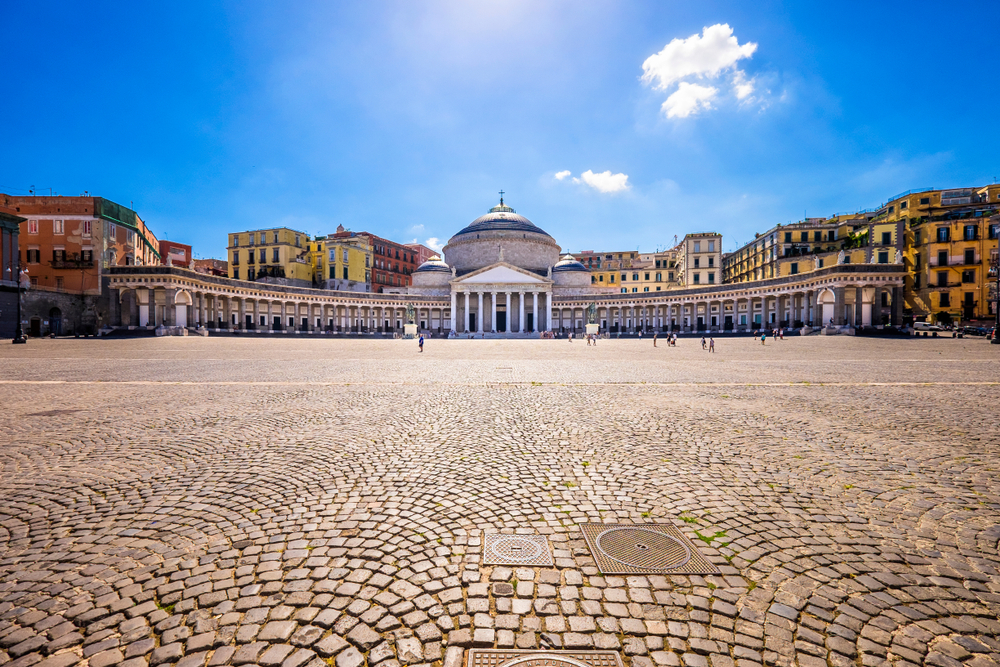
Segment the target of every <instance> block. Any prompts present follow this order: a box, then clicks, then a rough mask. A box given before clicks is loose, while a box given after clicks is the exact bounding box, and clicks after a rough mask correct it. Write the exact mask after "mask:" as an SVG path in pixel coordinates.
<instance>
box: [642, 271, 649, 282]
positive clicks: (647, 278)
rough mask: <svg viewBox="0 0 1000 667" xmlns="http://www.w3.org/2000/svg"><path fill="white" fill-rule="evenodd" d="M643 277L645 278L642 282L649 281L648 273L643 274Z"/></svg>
mask: <svg viewBox="0 0 1000 667" xmlns="http://www.w3.org/2000/svg"><path fill="white" fill-rule="evenodd" d="M643 275H645V276H646V277H645V278H643V280H649V272H648V271H647V272H646V273H645V274H643Z"/></svg>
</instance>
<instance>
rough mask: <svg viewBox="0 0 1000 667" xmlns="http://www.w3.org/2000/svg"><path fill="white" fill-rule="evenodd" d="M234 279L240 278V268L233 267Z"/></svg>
mask: <svg viewBox="0 0 1000 667" xmlns="http://www.w3.org/2000/svg"><path fill="white" fill-rule="evenodd" d="M233 279H234V280H239V279H240V270H239V269H238V268H236V269H233Z"/></svg>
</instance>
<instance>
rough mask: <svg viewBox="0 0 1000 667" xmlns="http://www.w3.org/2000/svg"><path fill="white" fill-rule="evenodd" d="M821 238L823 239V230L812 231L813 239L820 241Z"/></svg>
mask: <svg viewBox="0 0 1000 667" xmlns="http://www.w3.org/2000/svg"><path fill="white" fill-rule="evenodd" d="M804 240H805V239H803V241H804ZM822 240H823V232H813V241H817V242H819V241H822Z"/></svg>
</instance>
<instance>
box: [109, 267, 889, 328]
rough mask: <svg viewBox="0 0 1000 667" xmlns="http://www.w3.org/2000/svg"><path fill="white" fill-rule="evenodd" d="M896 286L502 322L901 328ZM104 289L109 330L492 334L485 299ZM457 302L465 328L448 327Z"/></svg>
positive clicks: (583, 303)
mask: <svg viewBox="0 0 1000 667" xmlns="http://www.w3.org/2000/svg"><path fill="white" fill-rule="evenodd" d="M904 275H905V269H904V267H903V266H902V265H900V264H840V265H836V266H832V267H828V268H825V269H819V270H817V271H813V272H810V273H806V274H800V275H797V276H789V277H785V278H774V279H769V280H761V281H755V282H747V283H735V284H727V285H711V286H702V287H695V288H685V289H678V290H670V291H667V292H655V293H649V292H646V293H632V294H606V293H601V294H596V293H595V294H575V295H565V296H561V295H560V294H559V293H558V290H555V291H554V292H552V291H548V290H543V291H541V292H538V293H536V294H535V295H533V296H532V297H531V298H528V299H523V301H526V302H527V304H526V305H527V311H528V312H529V313H533V312H537V308H538V305H541V307H542V316H541V317H531V318H526V317H525V315H524V313H523V312H522V313H520V317H519V318H518V319H517V321H516V323H515V321H514V319H513V317H512V318H511V322H512V331H513V332H517V333H521V332H523V333H526V334H529V333H535V332H538V331H559V332H569V331H573V332H577V333H581V332H583V330H584V325H585V324H586V323H587V309H588V307H589V306H590V305H591V304H595V305H596V308H597V311H596V317H595V321H596V323H597V324H598V325H600V330H601V331H602V332H610V333H615V332H623V333H629V332H637V331H646V332H652V331H657V332H663V331H681V332H697V331H706V332H722V331H750V330H753V329H757V328H760V327H761V326H768V327H790V328H798V327H803V326H810V327H834V328H851V327H857V326H872V325H880V324H882V323H883V322H885V323H887V324H899V322H900V317H901V312H902V311H901V309H902V286H903V276H904ZM104 280H105V281H106V282H105V287H106V288H107V289H106V290H105V293H106V294H107V295H108V296H109V301H110V302H109V304H108V305H109V314H110V325H111V326H112V327H123V328H129V327H131V328H136V327H150V328H152V327H159V326H164V327H181V328H184V327H187V328H195V327H207V328H209V329H220V330H234V331H258V332H270V333H291V332H298V333H374V332H381V333H391V332H396V331H401V330H402V327H403V324H404V323H405V322H406V321H407V316H406V312H407V307H408V306H413V308H414V310H415V315H416V316H415V318H414V319H415V321H416V322H417V323H418V324H419V325H420V328H421V329H423V330H426V331H430V332H432V333H440V334H444V333H447V332H448V331H450V330H452V331H456V332H457V333H460V334H461V333H467V332H468V333H472V332H477V333H478V332H488V331H491V330H492V331H496V314H495V312H492V311H493V310H494V308H495V306H491V305H490V303H489V300H487V306H486V307H485V308H484V306H483V305H482V299H480V298H469V297H468V295H464V296H463V297H462V298H461V299H459V300H458V301H456V298H457V297H458V295H459V294H460V292H459V291H453V292H452V295H451V296H423V295H414V294H369V293H359V292H336V291H329V290H318V289H308V288H298V287H287V286H283V285H270V284H261V283H256V282H248V281H240V280H231V279H229V278H222V277H217V276H209V275H205V274H201V273H196V272H194V271H190V270H187V269H181V268H176V267H163V266H129V267H116V268H112V269H108V270H107V271H106V273H105V276H104ZM549 289H551V288H549ZM519 300H520V299H519ZM457 302H458V303H461V305H462V306H463V308H462V310H463V311H464V312H463V315H464V316H460V317H455V319H454V320H452V317H453V313H456V303H457ZM536 303H537V304H538V305H536ZM546 305H548V306H549V312H548V317H546V316H545V313H544V310H545V308H546ZM524 307H525V304H523V303H522V304H521V308H524ZM456 314H457V313H456ZM491 326H492V327H493V328H492V329H491V328H490V327H491Z"/></svg>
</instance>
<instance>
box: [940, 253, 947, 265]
mask: <svg viewBox="0 0 1000 667" xmlns="http://www.w3.org/2000/svg"><path fill="white" fill-rule="evenodd" d="M938 266H948V251H947V250H940V251H938Z"/></svg>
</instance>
